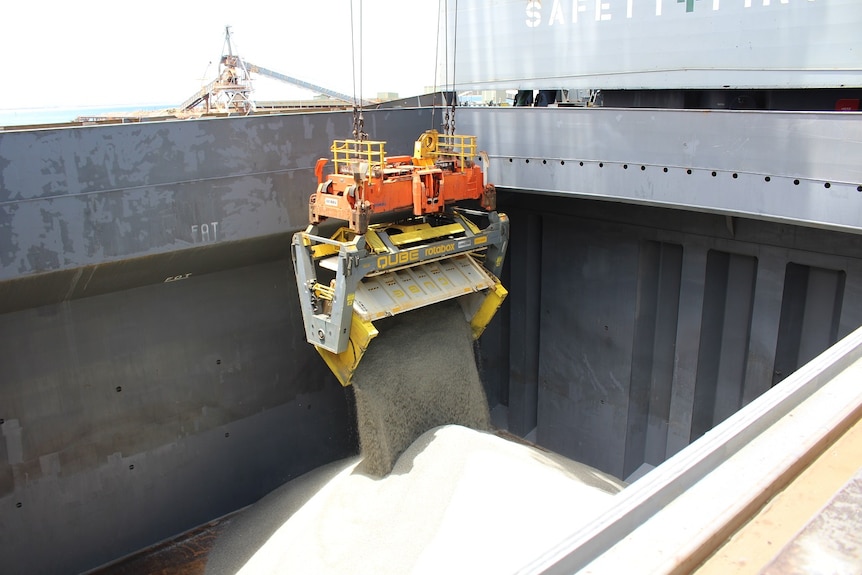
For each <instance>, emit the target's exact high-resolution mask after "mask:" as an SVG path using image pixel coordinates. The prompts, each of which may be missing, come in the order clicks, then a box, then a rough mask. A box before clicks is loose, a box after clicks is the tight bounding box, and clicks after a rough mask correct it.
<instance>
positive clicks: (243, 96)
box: [179, 26, 371, 115]
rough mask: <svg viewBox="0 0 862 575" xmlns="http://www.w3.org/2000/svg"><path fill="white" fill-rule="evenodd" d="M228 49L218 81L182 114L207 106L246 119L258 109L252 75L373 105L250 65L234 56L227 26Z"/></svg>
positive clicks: (185, 104) (188, 102)
mask: <svg viewBox="0 0 862 575" xmlns="http://www.w3.org/2000/svg"><path fill="white" fill-rule="evenodd" d="M224 45H225V47H226V48H227V50H226V53H224V54H223V55H222V57H221V59H220V61H219V74H218V76H217V77H216V79H215V80H212V81H211V82H209V83H208V84H206V85H205V86H203V87H201V89H200V90H198V91H197V92H195V93H194V94H192V95H191V96H190V97H189V98H188V99H186V101H184V102H183V103H182V104H180V106H179V109H180V110H182V111H190V110H193V109H195V108H198V107H200V106H204V108H205V110H206V112H223V113H237V114H242V115H246V114H250V113H252V112H253V111H254V109H255V103H254V100H253V99H252V93H253V92H254V88H253V86H252V78H251V74H259V75H261V76H266V77H268V78H272V79H274V80H279V81H281V82H285V83H287V84H291V85H294V86H298V87H300V88H305V89H306V90H310V91H312V92H316V93H318V94H322V95H324V96H327V97H329V98H330V99H332V100H336V101H338V102H343V103H344V104H347V105H350V104H356V105H359V106H367V105H369V104H370V103H371V102H369V101H367V100H363V99H356V98H353V97H351V96H348V95H347V94H342V93H340V92H336V91H335V90H330V89H328V88H324V87H323V86H318V85H316V84H312V83H311V82H306V81H304V80H300V79H298V78H294V77H292V76H287V75H285V74H281V73H279V72H276V71H274V70H270V69H269V68H264V67H263V66H259V65H257V64H253V63H251V62H247V61H246V60H244V59H243V58H242V57H240V56H239V55H238V54H234V51H233V45H232V43H231V31H230V26H225V41H224ZM223 52H224V50H223Z"/></svg>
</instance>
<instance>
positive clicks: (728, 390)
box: [482, 191, 862, 478]
mask: <svg viewBox="0 0 862 575" xmlns="http://www.w3.org/2000/svg"><path fill="white" fill-rule="evenodd" d="M501 204H502V206H501V209H503V210H505V211H506V212H507V213H508V214H509V216H510V217H511V219H512V230H513V234H512V237H513V259H512V260H511V265H513V266H514V265H520V263H521V262H520V261H519V260H518V259H516V258H517V255H516V254H517V252H518V250H519V248H518V247H517V243H518V239H517V236H516V235H515V233H514V232H515V231H516V230H519V229H521V230H524V229H525V226H526V228H528V229H533V228H537V229H540V230H541V233H540V238H539V240H538V242H537V243H538V245H537V244H536V243H530V245H529V247H527V248H523V247H522V248H521V249H527V250H529V251H530V252H531V253H533V254H534V257H536V258H537V260H533V263H532V264H530V265H532V266H534V268H533V269H534V271H535V274H534V275H529V274H528V275H527V276H526V278H522V279H521V280H518V279H516V277H515V276H520V275H521V274H522V273H523V272H522V270H521V269H520V268H518V269H515V268H510V273H511V277H512V279H511V280H510V283H511V286H512V287H513V289H512V290H511V292H510V297H509V301H508V304H507V305H508V318H506V319H507V321H508V323H509V326H510V329H511V339H509V340H506V341H500V340H499V339H498V340H494V339H493V336H492V337H491V338H489V339H488V340H483V346H482V350H483V355H484V357H483V359H484V362H485V363H486V364H492V363H494V362H496V361H502V362H508V363H509V365H510V366H511V371H510V373H509V374H506V375H505V376H503V377H501V378H500V380H499V381H500V383H499V385H501V386H504V387H507V388H508V394H507V399H506V401H508V408H509V409H508V414H509V422H510V426H511V427H512V428H513V429H515V430H517V431H519V432H522V433H526V432H527V431H529V430H530V428H531V427H530V426H531V425H534V426H535V428H536V437H537V441H538V442H539V443H540V444H541V445H544V446H545V447H548V448H550V449H552V450H554V451H558V452H560V453H562V454H564V455H567V456H569V457H571V458H573V459H577V460H579V461H583V462H585V463H588V464H590V465H594V466H596V467H598V468H600V469H602V470H604V471H607V472H610V473H613V474H614V475H616V476H618V477H621V478H625V477H628V476H629V475H630V474H631V473H633V472H634V471H635V470H637V469H638V468H639V467H640V466H641V465H642V464H644V463H646V464H649V465H650V466H655V465H658V464H660V463H661V462H663V461H664V460H665V459H666V458H667V457H669V456H671V455H673V454H674V453H676V452H677V451H679V450H680V449H682V448H683V447H684V446H686V445H688V444H689V443H690V442H691V441H693V440H694V439H697V438H698V437H699V436H700V435H702V434H703V433H705V432H707V431H708V430H709V429H711V428H712V427H713V426H715V425H716V424H718V423H720V422H721V421H723V420H724V419H725V418H727V417H728V416H729V415H731V414H732V413H734V412H736V411H737V410H738V409H739V408H740V407H742V406H743V405H745V404H747V403H749V402H750V401H751V400H752V399H754V398H755V397H757V396H759V395H760V394H761V393H763V392H764V391H766V390H767V389H769V388H770V387H771V386H772V385H773V384H774V383H778V382H780V380H781V379H783V378H784V377H786V376H787V375H789V374H790V373H791V372H792V371H793V370H795V369H796V368H797V367H799V366H801V365H803V364H804V363H805V362H806V361H807V360H808V359H810V358H811V357H813V355H815V354H817V353H819V352H820V351H823V350H824V349H826V348H827V347H829V345H831V344H832V343H835V342H836V341H837V340H838V339H840V338H841V337H843V336H844V335H846V334H848V333H849V332H850V331H852V330H853V329H855V328H856V327H858V326H859V325H862V298H860V296H861V295H862V291H860V290H862V238H860V237H859V236H857V235H851V234H839V233H836V232H828V231H824V230H815V229H806V228H799V227H794V226H787V225H784V224H774V223H767V222H757V221H753V220H744V219H739V218H734V219H732V220H727V219H726V218H724V217H722V216H712V215H707V214H697V213H692V212H687V211H682V210H670V209H661V208H648V207H642V206H630V205H629V206H627V205H624V204H619V203H615V202H602V201H591V200H574V199H567V198H559V197H557V198H554V197H547V196H537V195H534V194H529V193H526V192H525V191H515V192H512V194H511V195H505V196H504V197H503V198H502V201H501ZM731 222H732V226H731ZM836 246H838V247H837V249H836ZM519 285H520V286H522V289H514V288H516V287H517V286H519ZM531 310H536V311H537V316H538V317H537V320H536V321H538V324H539V325H538V330H537V331H538V337H536V338H535V339H533V338H532V336H529V337H521V336H519V335H518V334H516V330H515V328H514V325H515V322H517V324H518V325H523V320H520V319H517V318H521V317H524V316H525V315H526V316H528V317H531V314H532V313H533V312H532V311H531ZM501 321H504V320H501ZM529 333H530V332H529V331H525V332H524V334H529ZM524 357H527V358H529V357H535V358H536V359H535V361H526V362H525V361H524V359H523V358H524Z"/></svg>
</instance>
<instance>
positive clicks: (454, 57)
mask: <svg viewBox="0 0 862 575" xmlns="http://www.w3.org/2000/svg"><path fill="white" fill-rule="evenodd" d="M446 1H447V2H448V1H449V0H446ZM457 62H458V0H455V27H454V29H453V30H452V124H451V125H450V130H451V131H450V132H449V133H450V134H451V135H452V136H454V135H455V106H456V105H457V103H458V94H457V93H456V92H455V64H456V63H457Z"/></svg>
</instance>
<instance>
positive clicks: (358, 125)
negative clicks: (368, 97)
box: [350, 0, 368, 140]
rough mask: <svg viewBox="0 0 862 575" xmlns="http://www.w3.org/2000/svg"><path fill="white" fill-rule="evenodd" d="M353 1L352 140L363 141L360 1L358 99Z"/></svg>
mask: <svg viewBox="0 0 862 575" xmlns="http://www.w3.org/2000/svg"><path fill="white" fill-rule="evenodd" d="M355 27H356V26H355V24H354V18H353V0H350V64H351V70H352V72H353V139H354V140H365V139H367V138H368V134H366V133H365V130H364V126H365V118H364V117H363V116H362V100H361V98H362V0H359V97H358V98H357V96H356V41H355V40H354V39H353V30H354V28H355Z"/></svg>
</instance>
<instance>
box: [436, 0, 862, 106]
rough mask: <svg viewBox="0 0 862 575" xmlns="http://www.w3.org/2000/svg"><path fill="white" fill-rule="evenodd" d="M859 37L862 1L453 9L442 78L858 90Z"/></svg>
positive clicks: (472, 83)
mask: <svg viewBox="0 0 862 575" xmlns="http://www.w3.org/2000/svg"><path fill="white" fill-rule="evenodd" d="M453 5H454V6H457V21H456V18H455V15H456V11H455V10H454V9H453ZM860 29H862V2H860V1H859V0H541V1H539V0H531V1H528V0H460V1H459V2H455V3H452V2H450V3H449V26H448V34H446V31H445V30H444V31H443V32H441V33H442V34H445V35H446V36H448V41H449V42H448V44H449V48H448V55H449V58H448V60H449V62H450V64H449V66H448V68H445V69H442V68H444V67H442V66H441V74H446V73H447V70H448V74H449V77H450V78H451V76H453V75H454V77H455V79H456V82H457V84H458V86H459V88H463V89H466V88H471V89H479V88H481V89H492V88H493V89H515V88H521V89H530V88H533V89H542V88H544V89H551V88H554V89H559V88H565V89H574V88H578V89H585V88H602V89H634V88H644V89H658V88H662V89H681V88H723V87H728V88H741V87H747V88H803V87H840V86H862V74H860V69H862V66H860V62H862V59H860V57H859V55H860V54H862V34H859V30H860ZM456 30H457V33H456V32H455V31H456ZM453 54H455V55H456V58H454V59H453V58H452V55H453ZM441 61H443V59H441ZM453 69H454V72H453Z"/></svg>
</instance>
